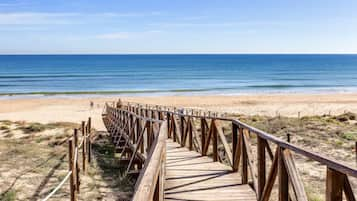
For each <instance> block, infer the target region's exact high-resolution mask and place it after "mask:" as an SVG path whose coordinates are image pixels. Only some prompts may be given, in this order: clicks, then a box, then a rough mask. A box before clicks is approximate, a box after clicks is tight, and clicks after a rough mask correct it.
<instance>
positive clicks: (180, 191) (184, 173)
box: [165, 139, 256, 201]
mask: <svg viewBox="0 0 357 201" xmlns="http://www.w3.org/2000/svg"><path fill="white" fill-rule="evenodd" d="M166 154H167V157H166V158H167V161H166V181H165V200H166V201H169V200H172V201H174V200H175V201H177V200H182V201H184V200H201V201H229V200H232V201H233V200H235V201H237V200H238V201H253V200H254V201H256V195H255V193H254V191H253V190H252V189H251V188H250V187H249V185H247V184H246V185H242V184H241V183H240V182H239V181H240V174H239V173H234V172H232V171H231V167H230V166H227V165H224V164H221V163H218V162H213V161H212V159H210V158H209V157H207V156H201V154H200V153H197V152H194V151H189V149H188V148H185V147H180V145H179V144H175V143H174V142H172V140H170V139H169V140H167V152H166ZM178 158H179V159H178Z"/></svg>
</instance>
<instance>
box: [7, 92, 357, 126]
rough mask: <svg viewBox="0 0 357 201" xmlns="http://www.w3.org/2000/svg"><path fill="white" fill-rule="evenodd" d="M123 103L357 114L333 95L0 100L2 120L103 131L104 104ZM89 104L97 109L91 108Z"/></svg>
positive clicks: (355, 100)
mask: <svg viewBox="0 0 357 201" xmlns="http://www.w3.org/2000/svg"><path fill="white" fill-rule="evenodd" d="M119 98H121V99H122V100H123V101H124V102H135V103H142V104H153V105H164V106H172V107H186V108H192V109H201V110H206V111H207V110H210V111H214V112H219V113H234V114H243V115H264V116H277V115H281V116H287V117H298V116H301V117H302V116H314V115H325V114H331V115H338V114H342V113H344V112H348V111H349V112H354V113H357V93H338V94H336V93H330V94H252V95H190V96H183V95H179V96H173V95H165V96H119V95H116V96H115V95H114V96H98V97H87V96H84V95H82V96H74V97H73V96H65V97H63V96H49V97H46V98H43V97H42V98H38V97H22V98H3V99H1V98H0V120H12V121H31V122H40V123H49V122H80V121H84V120H86V119H87V118H88V117H89V116H91V117H92V118H93V122H94V126H96V127H98V128H100V129H101V128H104V127H103V123H102V120H101V113H102V110H103V107H104V103H105V102H112V101H116V100H118V99H119ZM90 102H93V103H94V107H93V108H91V107H90Z"/></svg>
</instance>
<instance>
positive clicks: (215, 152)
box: [211, 119, 218, 161]
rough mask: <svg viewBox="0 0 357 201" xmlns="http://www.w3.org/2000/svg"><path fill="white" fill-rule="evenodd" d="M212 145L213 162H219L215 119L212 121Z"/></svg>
mask: <svg viewBox="0 0 357 201" xmlns="http://www.w3.org/2000/svg"><path fill="white" fill-rule="evenodd" d="M211 124H213V126H212V129H213V130H212V145H213V161H218V142H217V141H218V137H217V128H216V123H215V119H212V122H211Z"/></svg>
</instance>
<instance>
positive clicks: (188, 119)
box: [103, 101, 357, 201]
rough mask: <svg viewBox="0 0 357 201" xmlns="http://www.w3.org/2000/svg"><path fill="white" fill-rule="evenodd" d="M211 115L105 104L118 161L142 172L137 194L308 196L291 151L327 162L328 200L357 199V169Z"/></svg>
mask: <svg viewBox="0 0 357 201" xmlns="http://www.w3.org/2000/svg"><path fill="white" fill-rule="evenodd" d="M210 114H211V113H208V116H207V113H206V112H203V115H202V111H196V112H195V111H192V110H190V111H188V110H186V111H185V110H181V109H180V110H177V109H176V108H173V109H172V108H171V109H170V108H166V109H161V108H160V107H158V106H156V107H153V106H148V105H145V106H143V105H140V104H130V103H128V104H127V105H123V104H122V102H121V101H118V102H117V103H113V106H110V105H109V104H106V108H105V111H104V114H103V121H104V124H105V125H106V127H107V130H108V132H109V133H110V134H111V136H112V140H113V143H114V146H115V147H116V150H118V151H119V152H120V160H121V161H122V162H123V163H127V171H126V173H127V174H128V175H133V176H138V178H137V181H136V185H135V190H134V195H133V198H132V201H164V200H167V201H184V200H187V201H198V200H203V201H204V200H211V201H223V200H225V201H228V200H242V201H243V200H244V201H250V200H260V201H268V200H271V199H273V200H279V201H290V200H296V201H308V197H307V193H306V192H305V188H304V186H305V184H304V183H303V179H302V178H301V177H300V174H299V171H298V170H299V169H298V168H297V165H299V164H295V162H294V161H295V160H294V155H300V156H303V157H306V158H308V159H309V160H312V161H316V162H318V163H319V164H321V165H324V166H326V182H325V184H326V186H325V189H326V191H325V192H326V193H325V197H326V201H343V200H347V201H356V196H355V194H354V191H355V190H354V189H353V186H352V185H351V183H350V181H349V180H350V178H357V170H356V169H355V168H353V167H349V166H346V165H344V164H343V163H339V162H336V161H334V160H331V159H329V158H327V157H324V156H321V155H319V154H317V153H313V152H310V151H308V150H306V149H304V148H300V147H299V146H296V145H294V144H291V143H289V142H286V141H284V140H283V139H280V138H277V137H276V136H274V135H271V134H268V133H265V132H264V131H261V130H259V129H256V128H254V127H251V126H249V125H247V124H245V123H243V122H241V121H239V120H237V119H231V118H225V117H218V116H217V115H213V116H212V115H210ZM206 155H209V157H207V156H206ZM275 184H277V185H275ZM273 191H275V192H276V193H272V192H273ZM344 197H345V199H343V198H344Z"/></svg>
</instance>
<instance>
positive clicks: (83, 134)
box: [81, 121, 87, 174]
mask: <svg viewBox="0 0 357 201" xmlns="http://www.w3.org/2000/svg"><path fill="white" fill-rule="evenodd" d="M81 131H82V137H83V145H82V168H83V172H84V174H86V172H87V170H86V163H87V159H86V154H87V153H86V151H87V136H86V135H87V134H86V131H85V122H84V121H82V125H81Z"/></svg>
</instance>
